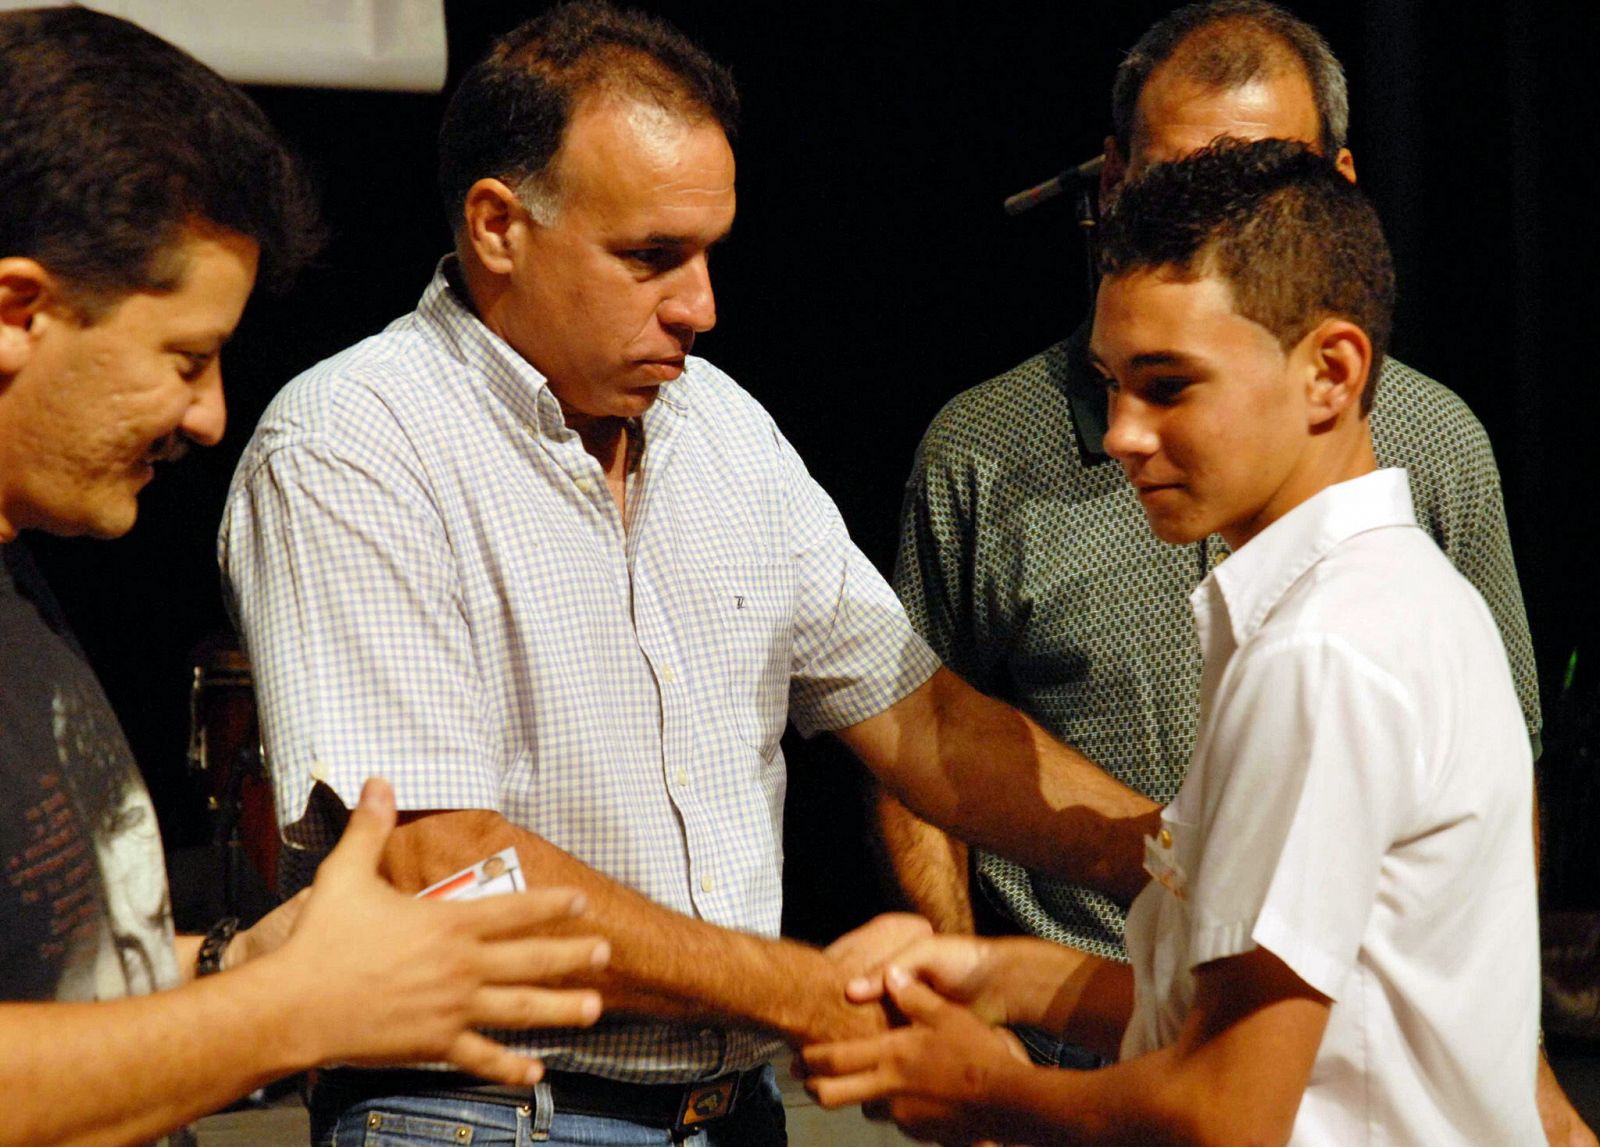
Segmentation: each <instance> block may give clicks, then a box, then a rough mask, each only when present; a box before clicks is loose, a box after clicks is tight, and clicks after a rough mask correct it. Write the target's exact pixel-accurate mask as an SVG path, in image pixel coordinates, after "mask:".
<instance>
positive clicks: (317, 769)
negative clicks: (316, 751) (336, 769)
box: [311, 761, 328, 784]
mask: <svg viewBox="0 0 1600 1147" xmlns="http://www.w3.org/2000/svg"><path fill="white" fill-rule="evenodd" d="M311 779H312V780H314V781H321V782H322V783H323V784H327V783H328V766H327V765H325V764H323V763H322V762H321V761H312V762H311Z"/></svg>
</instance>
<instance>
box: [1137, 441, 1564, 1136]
mask: <svg viewBox="0 0 1600 1147" xmlns="http://www.w3.org/2000/svg"><path fill="white" fill-rule="evenodd" d="M1192 601H1193V605H1194V611H1195V618H1196V624H1197V626H1198V628H1199V635H1200V642H1201V647H1202V650H1203V653H1204V656H1205V670H1204V676H1203V678H1202V684H1201V690H1202V700H1201V731H1200V736H1199V740H1198V742H1197V745H1196V749H1195V757H1194V763H1193V765H1192V766H1191V767H1190V770H1189V773H1188V776H1187V778H1186V779H1185V780H1184V783H1183V786H1182V788H1181V789H1180V791H1179V793H1178V796H1177V798H1176V799H1175V800H1174V801H1173V802H1172V804H1171V805H1169V806H1168V807H1167V809H1166V810H1165V811H1164V812H1163V814H1162V822H1163V825H1164V827H1165V831H1164V832H1163V834H1162V835H1161V837H1160V838H1159V839H1158V840H1155V841H1152V843H1151V845H1150V848H1151V853H1152V855H1151V858H1150V867H1151V869H1152V872H1153V874H1155V875H1156V876H1157V879H1156V880H1155V881H1153V882H1152V883H1151V884H1150V885H1149V886H1147V887H1146V888H1145V890H1144V892H1142V893H1141V894H1140V896H1139V898H1138V899H1137V900H1136V901H1135V902H1134V906H1133V909H1132V912H1131V913H1130V915H1129V920H1128V950H1129V955H1130V957H1131V958H1132V961H1133V966H1134V972H1135V977H1136V984H1137V991H1136V1000H1135V1009H1134V1017H1133V1021H1132V1022H1131V1024H1130V1025H1129V1027H1128V1031H1127V1035H1126V1037H1125V1039H1124V1041H1123V1047H1122V1054H1123V1057H1124V1058H1129V1057H1131V1056H1134V1055H1138V1054H1141V1053H1143V1052H1147V1051H1151V1050H1154V1049H1156V1048H1158V1047H1162V1046H1166V1045H1169V1044H1171V1043H1172V1042H1173V1041H1174V1040H1175V1039H1176V1037H1177V1034H1178V1031H1179V1029H1180V1028H1181V1026H1182V1024H1183V1022H1184V1020H1185V1018H1186V1016H1187V1015H1188V1014H1189V1011H1190V1009H1191V1007H1192V1006H1193V1001H1194V975H1193V973H1194V969H1195V968H1197V967H1198V966H1199V965H1201V964H1204V963H1207V962H1209V961H1212V960H1218V959H1222V958H1225V957H1228V956H1233V955H1238V954H1241V953H1244V952H1248V951H1250V950H1252V949H1253V948H1255V947H1257V946H1260V947H1263V948H1266V949H1267V950H1268V951H1270V952H1272V953H1273V954H1274V955H1275V956H1277V957H1278V958H1279V959H1281V960H1283V961H1284V962H1285V963H1286V964H1287V965H1288V966H1289V967H1290V968H1291V969H1292V970H1293V971H1294V972H1295V974H1296V975H1298V976H1299V977H1300V978H1301V979H1302V980H1304V981H1305V982H1306V983H1307V984H1308V985H1310V986H1311V987H1312V988H1314V989H1315V990H1317V991H1318V992H1321V993H1322V994H1324V995H1326V996H1328V997H1329V998H1331V999H1332V1000H1333V1006H1332V1009H1331V1011H1330V1014H1329V1021H1328V1027H1327V1031H1326V1034H1325V1035H1324V1037H1323V1040H1322V1044H1321V1047H1320V1048H1319V1050H1318V1054H1317V1059H1316V1062H1315V1065H1314V1067H1313V1069H1312V1073H1311V1079H1310V1082H1309V1084H1308V1085H1307V1088H1306V1092H1305V1096H1304V1098H1303V1100H1302V1102H1301V1105H1300V1110H1299V1114H1298V1117H1297V1119H1296V1121H1295V1128H1294V1135H1293V1138H1292V1140H1291V1142H1292V1143H1294V1144H1318V1145H1329V1147H1333V1145H1337V1147H1351V1145H1360V1144H1428V1145H1429V1147H1438V1145H1445V1144H1473V1145H1474V1147H1481V1145H1485V1144H1506V1145H1524V1144H1531V1143H1538V1142H1542V1141H1543V1140H1542V1132H1541V1130H1540V1123H1539V1118H1538V1114H1537V1110H1536V1108H1535V1105H1534V1072H1535V1063H1536V1054H1537V1052H1536V1047H1537V1032H1538V1023H1539V956H1538V926H1537V914H1536V904H1535V878H1534V862H1533V854H1532V817H1533V811H1532V799H1533V782H1532V762H1531V760H1530V752H1529V746H1528V740H1527V735H1526V731H1525V729H1524V727H1523V723H1522V716H1521V711H1520V709H1519V708H1518V705H1517V698H1516V692H1515V690H1514V688H1513V686H1512V682H1511V676H1510V672H1509V670H1508V667H1507V663H1506V657H1505V653H1504V650H1503V648H1502V646H1501V642H1500V637H1499V634H1498V633H1497V631H1496V629H1495V625H1494V621H1493V619H1492V618H1491V616H1490V614H1489V611H1488V609H1487V608H1486V607H1485V606H1484V604H1483V601H1482V599H1481V598H1480V597H1479V596H1478V594H1477V593H1476V592H1475V591H1474V590H1473V589H1472V588H1471V586H1470V585H1469V584H1468V583H1467V582H1466V580H1465V579H1463V578H1462V577H1461V575H1460V574H1458V573H1457V572H1456V571H1455V570H1454V569H1453V568H1452V567H1451V566H1450V563H1449V562H1448V561H1447V560H1446V558H1445V557H1444V555H1443V554H1442V553H1440V551H1439V550H1438V548H1437V547H1436V546H1435V545H1434V544H1433V542H1432V541H1431V540H1430V539H1429V538H1428V537H1427V535H1426V534H1424V533H1423V532H1422V531H1421V530H1420V529H1419V528H1417V526H1416V522H1415V519H1414V517H1413V513H1412V509H1411V499H1410V494H1409V491H1408V490H1407V486H1406V476H1405V472H1404V471H1401V470H1380V471H1378V472H1376V473H1373V474H1369V475H1366V476H1364V477H1361V478H1357V479H1354V480H1352V481H1348V482H1343V483H1340V484H1338V485H1335V486H1333V487H1330V488H1329V489H1327V490H1324V491H1322V492H1321V493H1319V494H1318V495H1317V496H1316V497H1314V498H1312V499H1310V500H1309V501H1307V502H1305V503H1303V504H1302V505H1300V506H1298V507H1296V508H1295V509H1294V510H1292V511H1291V512H1290V513H1288V514H1286V515H1285V516H1284V517H1283V518H1281V519H1279V520H1278V521H1277V522H1275V523H1273V524H1272V525H1271V526H1269V527H1268V528H1267V529H1266V530H1264V531H1262V533H1261V534H1259V535H1258V536H1257V537H1255V538H1254V539H1252V540H1251V541H1250V542H1249V544H1248V545H1246V546H1244V547H1242V548H1241V549H1240V550H1239V551H1238V552H1237V553H1235V554H1234V555H1233V556H1232V557H1230V558H1229V559H1228V560H1227V561H1226V562H1225V563H1224V564H1223V565H1221V566H1219V567H1218V568H1217V569H1216V570H1215V571H1213V572H1212V574H1211V575H1210V576H1208V577H1207V578H1206V580H1205V581H1204V582H1203V583H1202V584H1201V585H1200V587H1199V588H1198V589H1197V590H1196V591H1195V593H1194V595H1193V598H1192ZM1509 763H1514V765H1515V767H1508V764H1509Z"/></svg>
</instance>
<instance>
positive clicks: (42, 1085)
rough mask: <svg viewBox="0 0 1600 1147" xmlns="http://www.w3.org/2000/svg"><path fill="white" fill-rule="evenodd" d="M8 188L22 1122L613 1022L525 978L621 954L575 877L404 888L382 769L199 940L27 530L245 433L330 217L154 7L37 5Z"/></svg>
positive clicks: (5, 537)
mask: <svg viewBox="0 0 1600 1147" xmlns="http://www.w3.org/2000/svg"><path fill="white" fill-rule="evenodd" d="M0 202H3V203H4V205H5V207H4V212H3V215H0V784H3V785H4V789H5V800H4V802H3V804H0V857H3V861H4V866H5V867H4V872H5V875H4V879H3V880H0V921H3V922H4V938H3V939H0V1000H3V1001H4V1002H3V1003H0V1038H3V1040H4V1042H5V1047H6V1052H5V1055H4V1057H3V1059H0V1093H3V1094H4V1095H5V1097H6V1111H5V1116H4V1118H3V1119H0V1142H4V1143H18V1144H21V1143H28V1144H35V1143H65V1142H74V1143H77V1142H93V1143H139V1142H147V1141H150V1140H152V1139H155V1138H156V1137H158V1136H162V1135H166V1134H168V1133H169V1132H174V1131H176V1130H177V1129H179V1128H181V1127H182V1125H183V1124H184V1123H186V1122H187V1121H188V1120H190V1119H192V1118H194V1117H196V1116H198V1115H201V1114H204V1113H205V1112H208V1111H211V1110H214V1109H216V1108H218V1107H221V1106H223V1105H224V1104H226V1103H228V1102H229V1101H231V1100H233V1099H236V1098H237V1097H239V1096H240V1095H243V1094H245V1093H247V1092H249V1091H251V1090H252V1089H254V1088H258V1087H260V1086H262V1085H263V1084H265V1083H267V1082H269V1081H270V1080H272V1079H275V1078H277V1077H279V1076H283V1075H288V1074H292V1073H293V1072H296V1071H300V1070H303V1069H305V1068H308V1067H312V1066H315V1065H317V1064H319V1063H322V1062H326V1061H330V1060H333V1061H345V1062H348V1061H357V1062H374V1061H376V1062H392V1061H394V1060H419V1059H420V1060H438V1059H448V1060H450V1061H452V1062H454V1063H455V1064H457V1065H458V1066H459V1067H460V1068H461V1069H462V1070H467V1071H474V1072H479V1073H482V1074H483V1075H484V1076H486V1077H488V1078H491V1079H495V1080H498V1081H500V1082H503V1083H526V1082H527V1081H528V1080H530V1079H532V1078H536V1077H537V1076H538V1074H539V1072H540V1068H539V1065H538V1064H536V1063H534V1062H532V1061H530V1060H529V1059H528V1058H527V1057H525V1056H521V1055H517V1054H514V1053H512V1052H510V1051H508V1050H507V1049H505V1048H504V1047H502V1046H500V1045H498V1044H496V1043H494V1042H493V1041H491V1040H490V1039H488V1038H486V1037H484V1036H482V1035H479V1034H477V1033H476V1032H475V1031H474V1030H473V1027H474V1025H495V1024H508V1023H514V1024H518V1025H526V1024H529V1023H550V1024H561V1025H573V1024H584V1023H588V1022H592V1021H593V1019H594V1018H595V1016H596V1015H597V1014H598V1011H599V1000H598V999H597V998H596V997H595V995H594V993H592V992H587V991H554V990H544V989H539V988H535V987H531V986H522V985H529V984H534V983H537V982H539V981H540V980H541V979H543V978H548V977H554V976H557V975H560V974H563V973H565V972H569V971H571V970H574V969H578V968H588V967H590V966H591V965H592V964H593V962H594V961H595V960H596V959H603V958H604V954H605V949H604V945H603V944H602V943H601V942H600V941H598V940H596V939H594V938H593V937H590V938H582V937H574V938H573V939H570V940H552V939H546V938H541V937H537V936H534V935H532V932H533V930H534V928H535V927H536V926H541V925H544V924H545V923H547V922H548V921H551V920H556V919H560V920H566V919H570V918H571V916H572V914H573V912H574V910H575V908H576V907H577V906H578V905H579V904H580V902H581V901H580V899H579V898H578V897H577V896H576V894H575V893H574V892H573V891H572V890H570V889H569V890H565V891H563V890H548V891H543V892H539V893H536V894H527V895H522V896H508V897H501V898H497V899H494V900H485V901H483V902H482V903H478V904H434V903H417V902H416V901H414V900H413V899H412V898H411V897H409V896H406V895H403V894H401V893H400V892H397V891H395V890H394V889H393V888H392V887H390V886H389V885H387V884H386V883H385V882H384V881H383V880H381V879H380V878H379V876H378V874H377V868H378V864H379V860H380V857H381V854H382V851H383V847H384V843H385V841H386V839H387V838H388V835H389V831H390V830H391V828H392V827H393V824H394V819H395V810H394V801H393V796H392V793H391V792H390V790H389V788H388V786H387V785H385V784H384V783H383V782H382V781H379V780H376V779H374V780H373V781H371V782H370V783H369V784H368V785H366V786H365V787H364V788H363V789H362V791H361V796H360V798H359V800H358V801H352V804H353V806H354V809H353V812H352V814H351V818H350V823H349V828H348V831H346V832H345V834H344V836H343V839H342V841H341V843H340V845H339V847H338V848H337V849H336V850H335V851H334V853H333V855H332V856H331V857H330V859H329V861H328V863H327V864H326V865H325V866H324V867H323V869H322V870H321V871H320V872H319V873H318V874H317V877H316V882H315V884H314V886H313V887H312V888H311V889H310V891H309V892H308V893H307V895H306V896H305V897H303V898H302V899H300V900H298V901H296V902H295V903H293V904H291V905H288V906H285V907H284V908H283V909H280V910H279V911H278V912H277V913H275V914H273V915H271V916H269V917H268V918H267V919H266V920H264V921H262V922H261V923H260V924H258V925H256V926H255V927H254V928H252V929H249V930H248V931H246V932H242V933H237V934H236V933H235V931H234V928H235V926H236V924H237V922H236V921H234V922H231V923H230V922H224V923H222V924H220V925H219V926H218V927H217V928H216V929H213V931H212V932H211V933H210V934H208V935H207V936H205V937H201V936H177V937H175V936H174V935H173V925H172V913H171V909H170V904H169V899H168V891H167V883H166V876H165V870H164V867H163V860H162V851H161V841H160V836H159V833H158V831H157V826H156V819H155V810H154V808H153V807H152V806H151V803H150V798H149V795H148V794H147V793H146V791H145V787H144V784H143V781H142V780H141V778H140V776H139V772H138V769H137V768H136V767H135V765H134V762H133V760H132V757H131V754H130V752H129V749H128V746H127V743H126V741H125V740H124V738H123V736H122V732H121V730H120V729H119V727H118V725H117V720H116V717H115V716H114V715H113V713H112V712H111V709H110V706H109V704H108V702H107V700H106V698H105V695H104V693H103V692H102V691H101V689H100V686H99V684H98V682H97V681H96V680H95V677H94V674H93V672H92V670H91V669H90V667H89V664H88V662H87V660H86V659H85V657H84V655H83V653H82V651H81V650H80V649H79V648H78V645H77V643H76V642H75V641H74V639H73V637H72V634H71V632H70V630H69V629H68V627H67V625H66V622H65V619H64V618H63V617H62V615H61V612H60V610H59V608H58V606H57V605H56V603H55V601H54V599H53V598H52V597H51V595H50V592H49V590H48V588H47V587H46V586H45V584H44V582H43V580H42V579H41V578H40V576H39V573H38V571H37V570H36V569H35V568H34V566H33V564H32V562H31V561H30V560H29V558H28V554H27V552H26V549H25V545H24V543H23V542H22V541H21V540H19V535H20V534H22V533H23V532H25V531H28V530H42V531H45V532H48V533H52V534H59V535H89V536H93V537H100V538H114V537H118V536H120V535H122V534H124V533H126V532H127V531H128V530H129V529H130V528H132V526H133V524H134V519H135V517H136V516H137V513H138V496H139V493H140V491H141V490H142V489H143V488H144V486H145V485H146V484H147V483H148V482H149V481H150V480H151V478H152V477H153V476H154V472H155V466H156V465H157V464H159V463H162V462H166V461H170V460H173V459H176V458H177V457H179V456H180V455H181V454H182V453H183V451H184V449H185V447H186V446H187V445H189V444H191V443H193V444H198V445H201V446H209V445H212V444H214V443H215V442H216V441H217V440H218V439H219V438H220V437H221V435H222V431H223V425H224V422H225V418H226V415H225V410H224V405H223V397H222V375H221V367H220V365H219V359H220V355H221V351H222V346H223V344H224V343H225V342H226V341H227V339H228V337H229V335H230V334H231V333H232V332H233V329H234V327H235V325H236V324H237V323H238V321H239V317H240V314H241V312H242V311H243V309H244V306H245V301H246V299H247V298H248V296H249V294H250V291H251V288H252V286H253V285H254V283H255V281H256V279H257V276H258V273H259V275H260V277H261V278H262V279H263V280H265V281H267V282H269V283H272V284H274V285H278V284H281V283H282V282H284V281H285V280H286V279H287V278H288V277H289V276H290V275H292V273H293V272H294V270H295V269H296V267H297V266H298V265H299V264H300V262H301V261H303V259H304V258H305V257H306V256H307V255H308V254H309V253H310V249H311V246H312V241H313V240H312V237H313V236H314V235H315V234H316V230H317V228H316V220H315V211H314V209H313V207H312V204H311V201H310V199H309V196H308V192H307V190H306V188H305V186H304V184H303V182H302V179H301V177H300V175H299V174H298V172H297V170H296V168H295V166H294V164H293V163H292V162H291V160H290V157H289V156H288V154H287V153H286V152H285V150H284V148H283V145H282V144H281V142H280V141H279V140H278V138H277V137H276V135H275V134H274V132H273V131H272V129H271V127H270V125H269V124H268V123H267V121H266V118H265V117H264V116H263V115H262V113H261V111H260V110H259V109H258V108H256V106H255V105H254V104H252V103H251V102H250V101H249V99H248V98H246V97H245V96H244V94H243V93H241V92H239V91H238V90H237V89H235V88H233V87H231V86H230V85H229V84H227V83H226V82H225V81H223V80H222V79H221V77H219V76H217V75H216V74H215V73H213V72H211V71H210V70H209V69H207V68H205V67H204V66H203V65H201V64H200V63H198V62H197V61H195V60H193V59H191V58H190V57H189V56H187V55H185V54H184V53H183V52H181V51H179V50H178V49H176V48H174V47H172V46H171V45H170V44H167V43H165V42H163V41H161V40H159V39H157V38H156V37H154V36H152V35H150V34H148V33H146V32H144V31H142V30H140V29H138V28H136V27H134V26H133V25H131V24H127V23H124V22H123V21H120V20H117V19H114V18H112V17H110V16H105V15H102V14H98V13H94V12H90V11H86V10H83V9H55V10H46V11H33V12H29V11H22V12H10V13H6V14H3V15H0ZM211 973H220V974H215V975H213V974H211Z"/></svg>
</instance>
